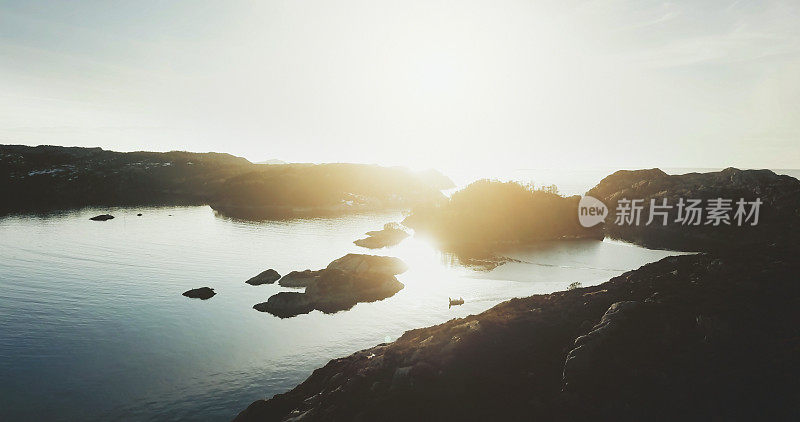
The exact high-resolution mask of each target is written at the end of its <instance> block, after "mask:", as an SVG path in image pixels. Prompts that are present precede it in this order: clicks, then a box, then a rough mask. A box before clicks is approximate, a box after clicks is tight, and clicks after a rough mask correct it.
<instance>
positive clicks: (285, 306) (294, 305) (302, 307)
mask: <svg viewBox="0 0 800 422" xmlns="http://www.w3.org/2000/svg"><path fill="white" fill-rule="evenodd" d="M253 309H255V310H257V311H259V312H269V313H271V314H272V315H275V316H277V317H281V318H289V317H293V316H297V315H300V314H307V313H309V312H311V311H313V310H314V304H313V303H312V301H311V300H310V299H309V297H308V295H306V294H305V293H299V292H280V293H278V294H275V295H272V296H270V298H269V299H267V301H266V302H262V303H259V304H256V305H254V306H253Z"/></svg>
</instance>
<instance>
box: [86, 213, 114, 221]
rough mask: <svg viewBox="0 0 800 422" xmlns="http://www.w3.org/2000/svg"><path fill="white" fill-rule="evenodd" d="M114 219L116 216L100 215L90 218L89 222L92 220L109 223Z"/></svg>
mask: <svg viewBox="0 0 800 422" xmlns="http://www.w3.org/2000/svg"><path fill="white" fill-rule="evenodd" d="M112 218H114V216H113V215H111V214H100V215H96V216H94V217H92V218H90V219H89V220H92V221H107V220H111V219H112Z"/></svg>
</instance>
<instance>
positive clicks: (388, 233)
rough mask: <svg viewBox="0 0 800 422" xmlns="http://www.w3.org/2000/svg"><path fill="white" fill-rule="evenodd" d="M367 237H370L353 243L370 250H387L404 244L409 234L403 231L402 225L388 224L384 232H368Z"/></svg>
mask: <svg viewBox="0 0 800 422" xmlns="http://www.w3.org/2000/svg"><path fill="white" fill-rule="evenodd" d="M367 236H368V237H365V238H363V239H358V240H356V241H355V242H353V243H355V244H356V245H358V246H361V247H362V248H368V249H378V248H385V247H387V246H394V245H396V244H398V243H400V242H402V241H403V239H405V238H407V237H408V236H409V234H408V233H406V231H405V230H403V229H402V226H400V224H397V223H386V224H384V226H383V230H376V231H371V232H367Z"/></svg>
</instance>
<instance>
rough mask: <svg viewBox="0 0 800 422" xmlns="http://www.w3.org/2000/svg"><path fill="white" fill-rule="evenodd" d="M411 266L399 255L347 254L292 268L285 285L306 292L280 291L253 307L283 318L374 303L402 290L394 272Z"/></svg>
mask: <svg viewBox="0 0 800 422" xmlns="http://www.w3.org/2000/svg"><path fill="white" fill-rule="evenodd" d="M407 269H408V266H406V264H405V263H404V262H403V261H401V260H400V259H398V258H393V257H388V256H373V255H360V254H348V255H345V256H343V257H341V258H339V259H337V260H335V261H333V262H331V263H330V264H328V267H327V268H325V269H323V270H318V271H311V270H305V271H292V272H291V273H289V274H287V275H285V276H284V277H283V278H281V279H280V282H279V283H280V285H281V286H284V287H305V288H306V290H305V292H304V293H299V292H281V293H278V294H275V295H273V296H272V297H270V298H269V300H267V301H266V302H263V303H259V304H257V305H255V306H253V308H255V309H256V310H258V311H261V312H269V313H271V314H273V315H275V316H278V317H281V318H287V317H293V316H296V315H299V314H307V313H309V312H311V311H312V310H314V309H317V310H320V311H322V312H325V313H334V312H338V311H343V310H347V309H350V308H352V307H353V306H355V305H356V304H357V303H360V302H374V301H377V300H383V299H386V298H388V297H391V296H393V295H394V294H395V293H397V292H399V291H400V290H401V289H403V287H404V286H403V283H401V282H400V281H398V280H397V278H395V274H400V273H402V272H405V271H406V270H407Z"/></svg>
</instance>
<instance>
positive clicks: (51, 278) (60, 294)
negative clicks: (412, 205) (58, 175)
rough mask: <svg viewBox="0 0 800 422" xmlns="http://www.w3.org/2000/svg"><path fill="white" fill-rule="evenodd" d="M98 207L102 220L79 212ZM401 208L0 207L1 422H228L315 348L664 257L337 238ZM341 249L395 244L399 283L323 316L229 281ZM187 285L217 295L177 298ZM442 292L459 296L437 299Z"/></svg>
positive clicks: (584, 244)
mask: <svg viewBox="0 0 800 422" xmlns="http://www.w3.org/2000/svg"><path fill="white" fill-rule="evenodd" d="M103 212H110V213H111V214H113V215H115V216H116V217H117V218H115V219H114V220H110V221H107V222H94V221H90V220H89V217H91V216H93V215H96V214H100V213H103ZM140 212H141V213H143V214H144V215H143V216H142V217H137V216H136V214H137V213H140ZM401 219H402V215H401V214H400V213H384V214H370V215H356V216H347V217H340V218H319V219H304V220H286V221H265V222H249V221H241V220H233V219H228V218H224V217H221V216H218V215H215V213H214V212H213V211H212V210H211V209H210V208H208V207H174V208H117V209H111V210H106V209H84V210H80V211H73V212H65V213H54V214H50V215H46V216H17V217H6V218H2V219H0V251H2V253H1V254H0V289H2V291H3V295H2V297H0V379H3V380H5V381H4V382H3V383H2V385H0V397H4V403H6V404H4V405H3V406H2V407H0V419H3V420H18V419H29V420H31V419H48V420H74V419H82V420H108V419H118V418H122V417H124V418H125V419H126V420H147V419H152V418H158V419H160V420H178V419H180V420H185V419H192V420H220V419H225V420H227V419H230V418H231V417H232V416H233V415H235V414H236V413H237V412H238V411H240V410H241V409H243V408H244V407H246V406H247V405H248V404H249V403H250V402H251V401H253V400H255V399H258V398H262V397H268V396H271V395H273V394H276V393H280V392H284V391H286V390H288V389H290V388H292V387H293V386H295V385H296V384H298V383H299V382H301V381H302V380H303V379H305V378H306V377H307V376H308V375H309V374H310V373H311V371H312V370H313V369H315V368H316V367H319V366H321V365H323V364H324V363H326V362H327V361H328V360H330V359H332V358H335V357H339V356H343V355H347V354H349V353H352V352H354V351H357V350H360V349H363V348H366V347H371V346H374V345H375V344H377V343H380V342H384V341H391V340H394V339H396V338H397V337H399V336H400V335H401V334H402V333H403V332H404V331H406V330H408V329H412V328H418V327H423V326H428V325H433V324H438V323H442V322H444V321H447V320H449V319H452V318H454V317H463V316H466V315H469V314H473V313H478V312H481V311H484V310H486V309H488V308H490V307H491V306H493V305H495V304H497V303H499V302H501V301H504V300H507V299H509V298H512V297H521V296H528V295H531V294H534V293H548V292H552V291H555V290H563V289H565V288H566V286H567V285H569V283H571V282H573V281H580V282H582V283H583V284H584V285H590V284H593V283H599V282H602V281H605V280H607V279H608V278H610V277H612V276H614V275H617V274H619V273H621V272H623V271H625V270H629V269H633V268H636V267H638V266H640V265H642V264H644V263H646V262H650V261H655V260H657V259H660V258H662V257H664V256H667V255H669V254H670V253H669V252H664V251H651V250H646V249H643V248H639V247H635V246H634V247H631V246H629V245H624V244H617V243H614V242H599V241H572V242H543V243H541V244H537V245H532V246H529V247H526V248H520V249H516V250H513V251H508V253H507V255H508V256H510V257H513V258H515V259H518V260H519V261H521V262H515V263H508V264H505V265H502V266H500V267H497V268H495V269H494V270H492V271H476V270H474V269H471V268H467V267H464V266H461V265H458V263H457V260H453V258H452V256H451V255H448V254H443V253H442V252H440V251H439V250H437V249H436V248H435V247H434V245H433V244H432V243H431V242H429V241H426V240H425V239H423V238H420V237H412V238H409V239H406V240H405V241H403V242H402V243H401V244H399V245H397V246H395V247H392V248H388V249H381V250H375V251H370V250H367V249H364V248H360V247H358V246H356V245H354V244H353V243H352V242H353V240H355V239H358V238H360V237H363V234H364V232H366V231H368V230H374V229H378V228H380V227H382V226H383V224H384V223H386V222H389V221H400V220H401ZM349 252H353V253H373V254H380V255H390V256H397V257H400V258H401V259H403V260H404V261H405V262H406V263H407V264H408V265H409V270H408V271H407V272H406V273H404V274H402V275H400V276H398V278H399V279H400V281H402V282H403V283H404V284H405V286H406V287H405V288H404V289H403V290H401V291H400V292H399V293H398V294H396V295H395V296H393V297H391V298H388V299H386V300H383V301H379V302H374V303H361V304H358V305H356V306H355V307H354V308H353V309H352V310H350V311H345V312H339V313H337V314H332V315H327V314H323V313H320V312H317V311H314V312H312V313H310V314H308V315H301V316H298V317H296V318H290V319H279V318H276V317H273V316H271V315H269V314H264V313H259V312H256V311H255V310H253V309H252V308H251V307H252V305H253V304H255V303H258V302H262V301H264V300H266V299H267V298H268V297H269V296H270V295H272V294H274V293H276V292H278V291H283V290H289V289H285V288H282V287H280V286H278V285H264V286H257V287H255V286H250V285H247V284H245V283H244V280H246V279H248V278H250V277H251V276H253V275H255V274H257V273H259V272H261V271H263V270H265V269H267V268H274V269H276V270H277V271H278V272H279V273H281V274H285V273H287V272H289V271H292V270H303V269H307V268H308V269H319V268H323V267H325V266H326V265H327V264H328V263H329V262H330V261H332V260H333V259H336V258H338V257H340V256H343V255H345V254H346V253H349ZM201 286H210V287H213V288H215V289H216V291H217V293H218V294H217V296H215V297H214V298H212V299H211V300H208V301H199V300H191V299H187V298H185V297H182V296H181V293H182V292H183V291H185V290H188V289H190V288H195V287H201ZM448 297H463V298H464V299H465V304H464V305H462V306H454V307H452V308H449V307H448V300H447V299H448ZM45 398H46V399H45Z"/></svg>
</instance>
